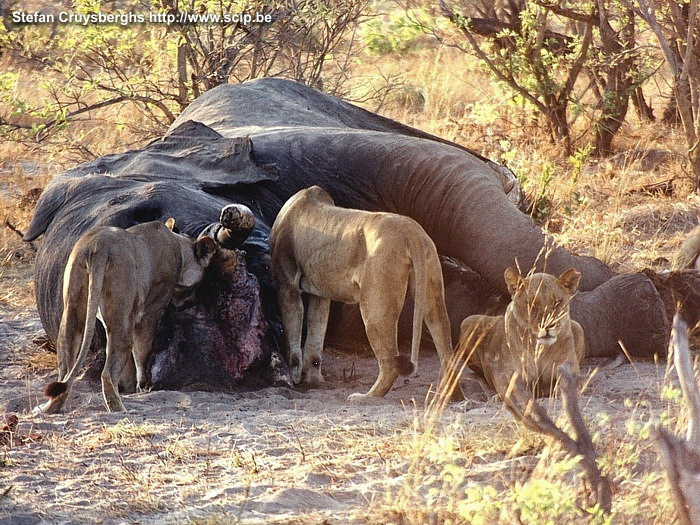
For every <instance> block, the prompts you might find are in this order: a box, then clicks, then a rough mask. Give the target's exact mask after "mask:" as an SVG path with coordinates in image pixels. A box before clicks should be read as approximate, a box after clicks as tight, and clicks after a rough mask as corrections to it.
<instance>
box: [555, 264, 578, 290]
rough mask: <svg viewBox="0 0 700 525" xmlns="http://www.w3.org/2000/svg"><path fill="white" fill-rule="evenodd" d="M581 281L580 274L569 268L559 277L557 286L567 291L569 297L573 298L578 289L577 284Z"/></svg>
mask: <svg viewBox="0 0 700 525" xmlns="http://www.w3.org/2000/svg"><path fill="white" fill-rule="evenodd" d="M580 280H581V274H580V273H578V272H577V271H576V270H575V269H574V268H569V269H568V270H566V271H565V272H564V273H562V274H561V275H560V276H559V284H561V285H562V286H563V287H564V288H566V289H567V291H568V292H569V295H571V296H573V295H574V294H575V293H576V290H577V289H578V283H579V281H580Z"/></svg>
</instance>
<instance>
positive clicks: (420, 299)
mask: <svg viewBox="0 0 700 525" xmlns="http://www.w3.org/2000/svg"><path fill="white" fill-rule="evenodd" d="M409 246H410V247H411V265H412V266H413V336H412V338H411V363H412V364H413V372H415V371H416V370H418V356H419V354H420V340H421V336H422V334H423V318H424V317H425V308H424V306H425V296H426V294H427V293H428V275H427V272H426V268H425V264H424V262H425V258H424V257H419V256H417V255H416V254H417V253H419V251H421V250H423V246H422V244H421V243H420V242H418V241H417V240H416V239H411V241H410V243H409ZM411 373H412V372H411Z"/></svg>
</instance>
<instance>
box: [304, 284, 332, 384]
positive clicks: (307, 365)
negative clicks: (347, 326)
mask: <svg viewBox="0 0 700 525" xmlns="http://www.w3.org/2000/svg"><path fill="white" fill-rule="evenodd" d="M330 308H331V301H330V299H326V298H325V297H318V296H315V295H310V296H309V308H308V313H307V316H306V317H307V320H306V323H307V329H306V342H305V343H304V352H303V367H302V375H303V377H304V382H305V383H308V384H311V385H315V384H319V383H323V382H324V379H323V374H322V373H321V362H322V361H321V358H322V353H323V341H324V339H325V338H326V328H327V327H328V313H329V312H330Z"/></svg>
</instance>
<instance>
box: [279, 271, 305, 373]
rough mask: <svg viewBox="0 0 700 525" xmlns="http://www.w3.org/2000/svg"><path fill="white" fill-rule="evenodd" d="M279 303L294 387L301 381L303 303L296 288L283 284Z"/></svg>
mask: <svg viewBox="0 0 700 525" xmlns="http://www.w3.org/2000/svg"><path fill="white" fill-rule="evenodd" d="M279 301H280V309H281V310H282V324H283V325H284V331H285V332H286V335H287V344H288V345H289V355H288V359H289V368H290V372H291V375H292V382H293V383H294V384H295V385H296V384H298V383H299V382H300V381H301V373H302V353H301V330H302V326H303V324H304V303H303V302H302V300H301V293H300V292H299V290H298V289H297V288H295V287H294V286H290V285H284V284H281V285H280V289H279Z"/></svg>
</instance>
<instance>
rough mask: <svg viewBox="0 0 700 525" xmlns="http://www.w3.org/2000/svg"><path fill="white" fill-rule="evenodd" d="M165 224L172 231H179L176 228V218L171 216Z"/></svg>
mask: <svg viewBox="0 0 700 525" xmlns="http://www.w3.org/2000/svg"><path fill="white" fill-rule="evenodd" d="M165 225H166V226H167V227H168V229H169V230H170V231H171V232H175V231H177V230H176V228H177V226H175V219H173V218H172V217H170V218H169V219H168V220H167V221H165Z"/></svg>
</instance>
